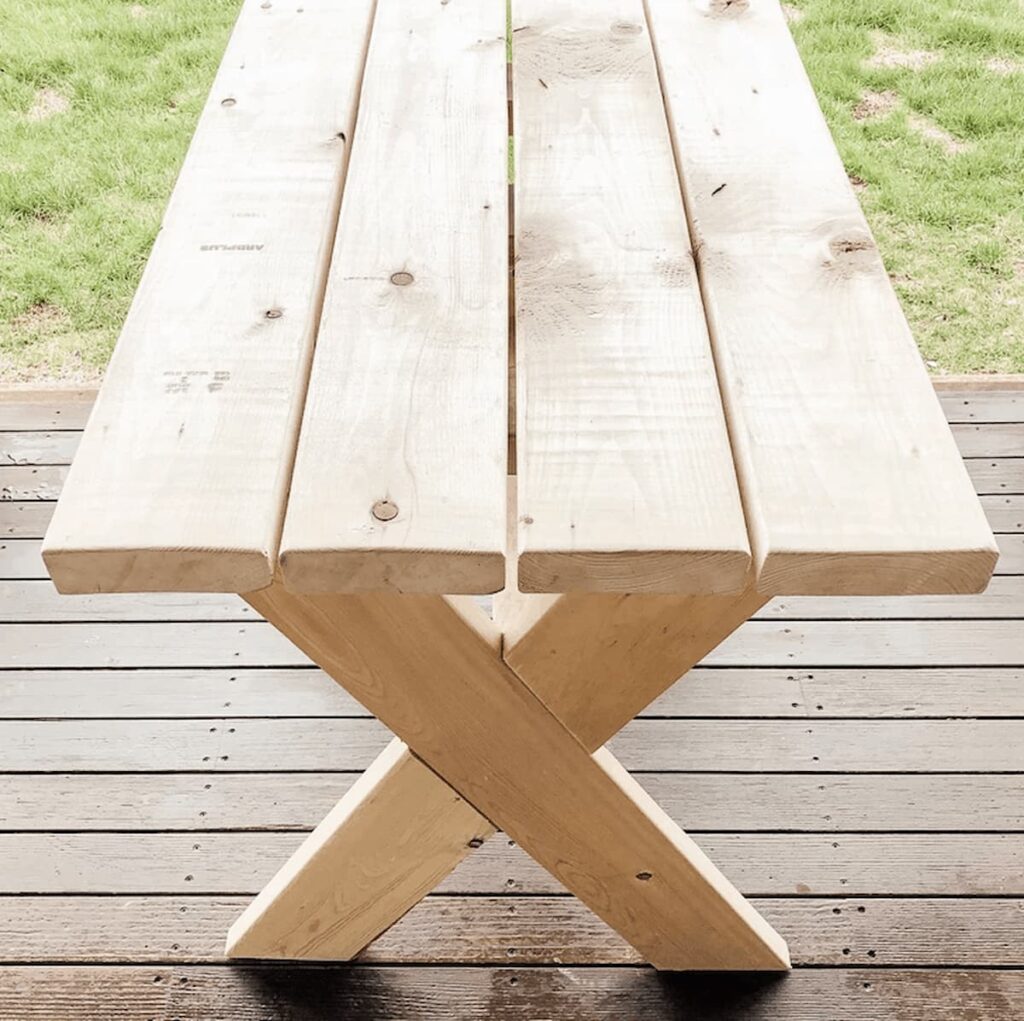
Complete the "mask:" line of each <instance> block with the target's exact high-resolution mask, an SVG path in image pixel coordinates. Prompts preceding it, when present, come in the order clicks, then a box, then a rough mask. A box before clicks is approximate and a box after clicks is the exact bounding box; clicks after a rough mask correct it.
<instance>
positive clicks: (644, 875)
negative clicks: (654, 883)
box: [636, 872, 654, 883]
mask: <svg viewBox="0 0 1024 1021" xmlns="http://www.w3.org/2000/svg"><path fill="white" fill-rule="evenodd" d="M636 878H637V879H639V880H640V882H641V883H646V882H648V881H649V880H651V879H653V878H654V874H653V873H651V872H638V873H637V874H636Z"/></svg>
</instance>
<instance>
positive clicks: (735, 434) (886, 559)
mask: <svg viewBox="0 0 1024 1021" xmlns="http://www.w3.org/2000/svg"><path fill="white" fill-rule="evenodd" d="M647 6H648V12H649V15H650V23H651V31H652V33H653V37H654V42H655V45H656V49H657V51H658V56H659V62H660V69H661V76H662V85H663V87H664V93H665V103H666V108H667V111H668V114H669V120H670V122H671V125H672V131H673V136H674V139H675V143H676V145H675V151H676V154H677V157H678V160H679V169H680V174H681V177H682V183H683V191H684V194H685V196H686V203H687V207H688V213H689V217H690V226H691V231H692V238H693V246H694V249H695V251H696V253H697V254H696V258H697V261H698V266H699V271H700V277H701V285H702V289H703V294H704V301H705V307H706V310H707V315H708V322H709V324H710V327H711V334H712V339H713V343H714V347H715V354H716V363H717V367H718V373H719V381H720V383H721V387H722V395H723V400H724V402H725V406H726V410H727V414H728V418H729V426H730V435H731V438H732V443H733V453H734V455H735V458H736V465H737V470H738V472H739V476H740V483H741V488H742V491H743V496H744V504H745V507H746V511H747V516H748V525H749V527H750V535H751V543H752V546H753V550H754V559H755V564H756V569H757V584H758V587H759V588H760V589H761V590H762V591H764V592H769V593H784V594H801V593H805V594H810V593H820V594H828V595H834V594H846V595H852V594H893V595H900V594H904V593H943V592H954V593H956V592H976V591H979V590H981V589H983V588H984V587H985V584H986V583H987V581H988V578H989V576H990V574H991V573H992V568H993V566H994V564H995V559H996V551H995V544H994V543H993V541H992V536H991V533H990V532H989V529H988V526H987V524H986V522H985V518H984V515H983V514H982V511H981V508H980V507H979V505H978V501H977V499H976V497H975V495H974V492H973V490H972V487H971V484H970V481H969V480H968V478H967V477H966V474H965V472H964V469H963V465H962V464H961V461H960V457H959V454H958V453H957V449H956V444H955V443H954V442H953V439H952V437H951V435H950V432H949V429H948V427H947V425H946V422H945V419H944V417H943V414H942V410H941V408H940V406H939V403H938V401H937V399H936V397H935V394H934V391H933V390H932V387H931V384H930V382H929V380H928V376H927V373H926V371H925V368H924V365H923V364H922V362H921V358H920V355H919V354H918V351H917V349H916V347H915V345H914V342H913V338H912V337H911V335H910V330H909V328H908V326H907V323H906V320H905V318H904V316H903V313H902V311H901V310H900V307H899V302H898V301H897V299H896V295H895V293H894V291H893V289H892V287H891V285H890V283H889V280H888V277H887V275H886V272H885V268H884V266H883V265H882V260H881V258H880V257H879V255H878V252H877V250H876V247H875V243H874V240H873V239H872V237H871V233H870V230H869V229H868V226H867V223H866V221H865V219H864V216H863V214H862V213H861V210H860V207H859V206H858V204H857V200H856V197H855V195H854V193H853V190H852V188H851V186H850V183H849V181H848V180H847V177H846V173H845V171H844V170H843V166H842V163H841V161H840V159H839V156H838V154H837V153H836V150H835V146H834V145H833V142H832V139H831V137H830V135H829V132H828V128H827V127H826V125H825V121H824V118H823V117H822V116H821V112H820V110H819V108H818V105H817V101H816V100H815V97H814V92H813V90H812V89H811V86H810V83H809V82H808V81H807V77H806V74H805V72H804V70H803V66H802V64H801V63H800V58H799V56H798V54H797V51H796V48H795V46H794V45H793V40H792V37H791V35H790V33H789V30H788V28H787V26H786V22H785V19H784V17H783V14H782V11H781V9H780V7H779V4H778V3H776V2H775V0H749V2H744V3H737V4H728V3H724V4H717V3H715V4H710V5H707V4H680V3H675V2H673V0H650V2H649V3H648V5H647Z"/></svg>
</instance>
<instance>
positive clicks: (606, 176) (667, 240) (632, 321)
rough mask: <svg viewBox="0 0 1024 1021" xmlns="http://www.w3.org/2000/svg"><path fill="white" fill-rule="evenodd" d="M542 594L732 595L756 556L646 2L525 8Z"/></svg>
mask: <svg viewBox="0 0 1024 1021" xmlns="http://www.w3.org/2000/svg"><path fill="white" fill-rule="evenodd" d="M512 17H513V61H512V73H513V98H514V104H515V114H514V122H515V146H516V181H515V188H516V206H515V208H516V217H515V248H516V277H515V283H516V372H517V384H516V387H517V412H518V424H517V428H516V444H517V451H518V481H519V520H520V540H519V569H520V571H519V573H520V578H519V580H520V586H521V588H522V589H523V590H524V591H528V592H569V591H602V590H603V591H624V592H629V591H643V592H666V593H672V592H675V593H694V594H703V595H707V594H716V593H730V592H732V593H734V592H738V591H740V590H741V589H742V588H743V587H744V582H745V579H746V575H747V571H748V567H749V563H750V556H749V548H748V544H747V536H746V529H745V526H744V522H743V514H742V509H741V506H740V500H739V494H738V491H737V486H736V478H735V473H734V471H733V466H732V457H731V455H730V453H729V441H728V436H727V434H726V429H725V420H724V417H723V414H722V407H721V402H720V399H719V395H718V386H717V383H716V380H715V372H714V364H713V361H712V357H711V348H710V345H709V342H708V336H707V327H706V325H705V322H704V315H703V312H702V309H701V300H700V292H699V288H698V286H697V277H696V273H695V272H694V268H693V263H692V261H691V259H690V257H689V247H690V246H689V239H688V236H687V232H686V221H685V216H684V213H683V208H682V202H681V200H680V196H679V188H678V185H677V183H676V179H675V171H674V167H673V162H672V149H671V143H670V140H669V136H668V131H667V128H666V124H665V114H664V109H663V107H662V102H661V94H660V90H659V88H658V77H657V71H656V68H655V65H654V59H653V55H652V53H651V48H650V41H649V39H648V36H647V32H646V30H645V28H644V12H643V4H642V2H641V0H597V2H594V0H557V2H547V0H517V2H516V3H515V4H514V5H513V7H512Z"/></svg>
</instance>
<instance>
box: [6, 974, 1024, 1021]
mask: <svg viewBox="0 0 1024 1021" xmlns="http://www.w3.org/2000/svg"><path fill="white" fill-rule="evenodd" d="M0 983H2V984H3V988H4V992H5V1004H6V1005H7V1009H8V1010H9V1014H8V1016H7V1018H6V1021H40V1018H39V1005H40V1004H43V1003H60V1004H61V1005H62V1006H63V1007H65V1008H66V1009H67V1010H68V1011H69V1012H70V1015H71V1016H73V1017H74V1018H75V1019H76V1021H169V1019H171V1018H173V1019H174V1021H208V1019H209V1018H211V1017H218V1018H219V1017H228V1016H230V1017H231V1018H232V1019H233V1021H292V1019H295V1018H296V1011H297V1010H300V1011H303V1012H307V1011H308V1012H309V1013H308V1017H310V1018H313V1017H316V1018H322V1017H329V1016H350V1015H352V1016H354V1015H355V1014H356V1013H358V1016H359V1017H360V1018H361V1019H362V1021H395V1017H396V1011H401V1012H402V1015H401V1016H403V1017H406V1018H416V1019H417V1021H451V1019H452V1018H456V1017H457V1018H459V1019H461V1021H494V1019H495V1018H496V1017H500V1018H502V1019H503V1021H525V1019H526V1018H541V1017H574V1018H575V1017H586V1018H588V1019H591V1021H622V1019H623V1018H626V1017H629V1018H634V1017H636V1018H660V1017H665V1018H669V1017H672V1018H677V1017H680V1016H683V1015H680V1011H683V1012H685V1015H684V1016H685V1017H686V1019H687V1021H735V1019H739V1018H742V1019H743V1021H821V1018H822V1017H823V1016H828V1017H829V1018H830V1019H833V1021H879V1018H890V1017H897V1016H898V1017H899V1018H900V1021H939V1019H942V1021H952V1019H953V1018H955V1017H961V1016H970V1017H976V1018H979V1019H981V1018H984V1019H987V1021H1004V1019H1006V1018H1008V1017H1010V1012H1011V1011H1012V1009H1013V1005H1014V1004H1015V1003H1019V1002H1021V1000H1022V999H1024V972H1022V971H1014V970H985V969H972V970H959V971H958V970H938V969H927V970H911V971H900V970H895V969H892V970H882V969H879V968H871V969H864V968H843V969H835V968H814V969H803V970H801V971H799V972H796V973H795V974H792V975H788V976H786V979H785V981H782V982H780V981H778V980H777V979H768V978H765V977H763V976H742V975H701V976H693V975H687V976H674V977H670V978H666V976H664V975H660V974H657V973H656V972H653V971H650V970H648V969H642V968H634V967H591V968H580V969H569V968H543V967H541V968H528V967H519V966H516V965H515V964H514V963H512V962H506V966H499V967H495V968H487V967H473V966H470V967H444V966H427V967H423V966H412V967H401V966H399V967H393V966H392V967H374V966H370V965H364V966H360V967H357V968H353V967H351V966H349V965H333V966H332V965H323V966H309V965H303V966H302V967H297V968H296V967H291V968H289V967H282V966H281V965H279V964H275V965H269V966H267V965H263V966H260V965H244V966H242V965H235V966H233V967H231V968H223V967H218V966H202V965H195V966H188V965H186V966H176V967H171V966H163V965H149V966H147V965H141V964H137V965H122V966H117V967H104V966H101V965H93V966H76V965H43V966H39V967H31V966H29V967H19V966H9V967H7V968H6V969H4V971H3V972H0ZM303 1016H304V1017H305V1016H307V1015H305V1014H304V1015H303Z"/></svg>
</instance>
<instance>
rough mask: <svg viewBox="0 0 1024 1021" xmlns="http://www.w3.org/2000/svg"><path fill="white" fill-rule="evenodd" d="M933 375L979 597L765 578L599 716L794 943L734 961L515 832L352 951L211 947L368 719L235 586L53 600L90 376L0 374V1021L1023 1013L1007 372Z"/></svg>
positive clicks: (314, 805) (1019, 597)
mask: <svg viewBox="0 0 1024 1021" xmlns="http://www.w3.org/2000/svg"><path fill="white" fill-rule="evenodd" d="M943 402H944V405H945V407H946V409H947V412H948V415H949V418H950V421H951V422H953V423H954V428H955V431H956V434H957V437H958V440H959V442H960V444H961V449H962V451H963V453H964V455H965V457H967V459H968V467H969V469H970V472H971V475H972V477H973V478H974V480H975V482H976V483H977V487H978V492H979V493H981V494H982V498H983V501H984V504H985V507H986V509H987V510H988V513H989V516H990V519H991V522H992V525H993V528H994V529H995V530H996V532H998V533H999V535H998V539H999V544H1000V548H1001V550H1002V553H1003V555H1002V559H1001V560H1000V563H999V566H998V568H997V574H998V577H997V578H996V579H995V580H994V582H993V584H992V587H991V589H990V591H989V594H986V595H985V596H982V597H978V598H974V599H965V598H931V599H908V600H893V599H859V600H858V599H834V600H824V599H785V600H777V601H775V602H773V603H771V604H770V605H769V606H768V607H767V608H766V609H765V611H764V612H763V613H761V614H760V615H759V618H758V619H757V620H755V621H753V622H751V623H750V624H748V625H746V626H744V627H743V628H742V629H741V631H740V632H739V633H737V635H736V636H734V638H732V639H730V640H729V641H728V642H727V643H726V644H725V645H724V646H722V647H721V649H719V650H718V651H716V653H715V654H714V655H713V656H712V657H711V658H710V659H709V660H708V661H707V663H706V664H705V665H703V666H701V667H699V668H698V669H696V670H695V671H694V672H693V674H692V675H691V676H690V677H689V678H688V679H687V680H686V681H685V682H684V683H682V684H679V685H677V686H676V688H675V689H674V690H672V691H671V692H670V693H669V694H668V695H666V696H665V697H664V698H662V699H661V700H660V701H659V702H658V703H656V704H655V705H654V706H653V707H652V708H651V709H650V711H649V712H648V713H647V714H645V716H644V717H643V718H642V719H640V720H637V721H636V722H634V723H633V724H631V725H630V726H629V727H627V728H626V730H625V731H623V733H622V734H621V735H620V737H618V738H616V740H615V742H614V747H615V751H616V753H617V754H618V755H619V757H620V758H621V759H622V761H623V762H624V763H625V765H627V766H628V767H629V768H631V769H633V770H635V771H636V773H637V775H638V777H639V778H640V780H641V782H642V783H643V784H644V785H645V786H647V787H648V788H649V789H650V790H651V791H652V793H653V794H654V795H655V797H656V798H657V799H658V800H659V801H660V802H662V803H663V804H664V805H665V807H666V808H667V809H668V811H669V812H671V813H672V814H673V816H674V817H675V818H677V819H678V820H679V821H680V823H682V825H683V826H684V827H686V828H687V829H688V830H689V831H690V832H691V833H693V834H694V835H695V836H696V838H697V840H698V841H699V842H700V843H701V844H702V845H704V846H705V847H706V848H707V850H708V851H709V852H710V854H711V857H712V858H713V859H714V860H715V861H716V862H718V863H719V864H720V865H721V866H722V868H723V869H724V870H725V872H726V873H728V875H729V876H730V877H731V878H733V879H734V880H735V881H736V882H737V884H738V885H739V886H740V888H741V889H742V890H743V891H744V892H745V893H747V894H749V895H750V896H752V897H753V898H755V900H756V902H757V904H758V907H759V908H760V909H761V910H762V911H763V912H764V914H765V915H766V916H767V918H768V919H769V920H770V921H771V922H772V923H773V924H774V925H775V926H777V927H778V929H779V930H780V931H781V932H782V933H783V935H784V936H785V937H786V938H787V939H788V940H789V943H790V947H791V950H792V953H793V957H794V962H795V964H796V969H795V971H794V972H793V974H792V975H790V976H787V977H784V978H781V979H779V978H756V979H755V978H747V977H742V976H729V975H726V976H718V977H702V976H659V975H657V974H655V973H654V972H653V971H651V970H649V969H647V968H645V967H637V966H636V965H635V963H634V961H635V958H634V955H633V953H632V951H631V950H630V949H629V948H628V947H627V946H625V945H624V944H623V943H622V942H621V941H620V940H619V938H618V937H617V936H615V935H614V934H612V933H611V932H610V930H608V929H607V928H606V927H605V926H604V925H603V924H602V923H600V922H598V921H597V920H595V919H594V918H593V917H592V916H590V915H589V914H588V913H587V912H586V910H585V909H583V908H582V907H581V906H580V905H579V904H578V903H577V902H576V901H575V900H573V899H571V898H567V897H565V896H561V895H560V892H559V890H558V889H557V888H556V886H555V885H554V883H553V882H552V881H551V880H550V878H549V877H548V876H547V875H546V874H545V873H543V872H542V871H541V870H539V869H538V868H537V867H535V866H533V865H532V863H530V862H529V860H528V859H526V857H525V856H524V855H523V854H522V853H520V852H519V851H518V850H517V849H516V848H514V847H510V846H509V844H508V842H507V841H506V840H503V839H495V840H493V841H491V842H490V843H488V844H486V845H485V847H484V848H483V849H482V850H481V851H479V852H477V853H476V854H475V855H473V856H472V857H471V858H470V859H469V860H468V861H467V863H466V864H465V865H464V866H463V867H462V868H460V869H459V871H458V872H457V873H456V874H455V875H454V876H453V877H452V878H451V879H450V880H449V881H448V882H447V883H446V884H445V885H444V887H443V888H442V890H443V892H441V893H439V894H437V895H434V896H431V897H430V898H429V899H428V900H427V901H426V902H425V903H424V904H423V905H421V906H420V907H418V908H417V909H416V910H414V911H413V912H412V913H411V914H410V915H409V916H407V918H406V919H404V920H403V921H402V922H401V923H400V924H399V925H398V926H396V927H395V928H394V929H393V930H391V932H389V933H388V934H386V935H385V936H384V937H383V938H382V939H381V940H380V941H378V943H377V944H375V945H374V946H373V947H372V948H371V949H370V950H369V951H368V952H367V953H366V954H365V955H364V959H363V961H361V962H360V963H359V964H356V965H351V966H346V965H336V966H316V967H287V966H280V965H267V966H256V965H253V966H246V967H240V966H237V965H231V966H229V965H226V964H225V963H224V961H223V959H222V958H221V957H220V952H221V947H222V943H223V939H224V934H225V931H226V929H227V927H228V925H229V923H230V921H231V920H232V919H233V918H234V916H235V915H236V914H237V913H238V912H239V911H240V910H241V909H242V907H243V906H244V905H245V903H246V902H247V901H248V899H249V898H250V897H251V896H252V895H253V894H254V893H255V892H256V891H257V890H258V889H259V888H260V887H261V885H262V884H263V883H264V882H265V881H266V880H267V879H269V877H270V876H271V875H272V874H273V872H274V871H275V870H276V868H277V867H278V865H279V864H280V863H281V862H282V861H283V860H284V859H285V858H286V857H287V855H288V854H289V852H290V851H291V850H292V849H293V848H294V847H295V846H296V845H297V843H298V842H299V841H300V840H301V838H302V833H303V832H304V831H306V830H308V829H309V828H311V827H312V826H313V825H314V824H315V823H316V822H317V821H318V820H319V819H320V817H321V816H322V815H323V814H324V813H325V812H326V811H327V809H328V808H329V807H330V806H331V805H332V804H333V802H334V801H335V800H336V799H337V798H338V797H339V795H340V794H341V793H342V792H343V791H344V790H345V789H346V787H347V786H348V785H349V784H350V783H351V782H352V779H353V777H354V775H356V774H357V773H358V771H359V770H361V769H362V768H363V767H364V766H366V765H367V764H368V763H369V761H370V760H371V759H372V757H373V756H374V754H375V753H376V752H377V751H378V750H379V749H380V748H381V747H382V746H383V744H384V743H385V741H386V738H387V734H386V732H385V730H384V729H383V727H381V726H380V725H379V724H378V723H377V722H376V721H375V720H373V719H372V718H368V717H367V716H366V715H365V713H363V712H362V710H361V709H360V707H359V706H358V705H356V704H355V703H353V702H352V701H351V699H349V697H348V696H347V695H346V694H345V693H344V692H343V691H341V690H340V689H339V688H338V687H336V686H335V685H334V684H333V683H332V682H330V681H328V680H327V679H326V678H324V677H323V676H322V675H321V674H320V673H319V672H318V671H317V670H314V669H311V668H309V667H308V666H306V665H305V663H304V661H303V659H302V657H301V656H300V655H299V654H298V653H297V652H295V651H294V650H293V649H292V648H291V646H289V645H288V643H287V642H285V641H284V640H283V639H281V638H280V637H279V636H277V635H276V633H274V632H273V631H271V630H270V628H269V627H267V626H266V625H265V624H263V623H262V622H260V621H259V620H257V619H256V618H255V615H254V614H253V612H252V611H251V610H249V609H247V608H246V607H245V606H244V605H243V604H242V603H241V602H240V601H239V600H237V599H235V598H233V597H216V596H215V597H188V596H180V595H160V596H149V597H132V596H123V597H95V598H79V599H61V598H58V597H57V596H56V594H55V593H54V592H53V591H52V589H51V588H50V586H49V583H48V582H47V581H46V580H45V572H44V571H43V567H42V563H41V561H40V559H39V555H38V549H39V539H40V537H41V535H42V533H43V530H44V529H45V526H46V522H47V520H48V517H49V513H50V510H51V508H52V502H51V501H52V500H53V499H54V498H55V497H56V495H57V493H58V491H59V489H60V485H61V481H62V478H63V475H64V472H65V468H64V467H63V465H65V464H66V463H67V461H68V460H69V458H70V457H71V455H72V453H73V451H74V447H75V443H76V440H77V430H78V429H79V428H80V427H81V425H82V423H83V421H84V418H85V414H86V413H87V409H88V404H87V403H85V402H78V403H66V402H56V401H54V400H50V399H40V400H37V401H34V402H32V401H26V400H19V401H11V400H0V494H2V496H0V1018H2V1019H3V1021H22V1019H28V1018H32V1019H34V1021H38V1019H47V1021H50V1019H55V1018H65V1017H67V1018H76V1019H85V1021H93V1019H101V1018H102V1019H110V1018H116V1019H121V1021H142V1019H153V1021H171V1019H183V1021H198V1019H200V1018H232V1019H242V1021H256V1019H260V1021H276V1019H284V1018H288V1019H313V1018H323V1017H358V1018H451V1017H460V1018H461V1017H470V1018H503V1019H504V1018H509V1019H511V1018H516V1019H518V1018H524V1019H525V1018H543V1017H574V1018H575V1017H585V1018H608V1019H611V1018H630V1017H637V1018H639V1017H643V1018H655V1017H684V1018H695V1019H698V1018H699V1019H711V1018H718V1019H724V1018H737V1019H739V1018H743V1019H750V1021H768V1019H772V1021H789V1019H801V1021H810V1019H815V1021H817V1019H826V1018H827V1019H842V1021H847V1019H849V1021H852V1019H856V1021H876V1019H879V1018H886V1017H899V1018H901V1019H903V1021H942V1019H953V1018H971V1019H974V1021H980V1019H998V1021H1010V1019H1014V1018H1018V1017H1021V1016H1024V779H1022V774H1024V722H1022V718H1024V392H1019V391H1018V392H1010V391H1008V392H1004V393H964V394H952V393H946V394H944V395H943ZM922 513H927V508H922ZM709 770H714V771H713V772H712V771H709ZM552 961H558V962H560V963H559V964H558V965H552V964H551V963H550V962H552Z"/></svg>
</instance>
